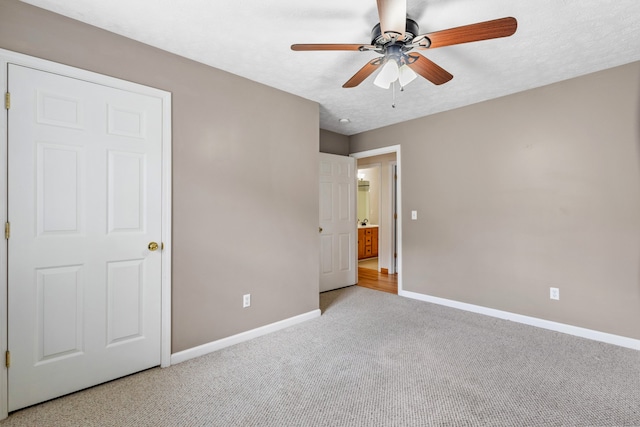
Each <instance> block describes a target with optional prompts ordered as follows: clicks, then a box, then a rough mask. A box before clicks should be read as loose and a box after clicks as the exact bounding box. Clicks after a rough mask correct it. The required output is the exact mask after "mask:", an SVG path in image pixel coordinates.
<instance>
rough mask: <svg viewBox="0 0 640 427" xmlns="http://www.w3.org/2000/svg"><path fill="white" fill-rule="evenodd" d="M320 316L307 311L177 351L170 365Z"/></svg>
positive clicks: (318, 311) (318, 313) (317, 313)
mask: <svg viewBox="0 0 640 427" xmlns="http://www.w3.org/2000/svg"><path fill="white" fill-rule="evenodd" d="M320 314H321V312H320V310H319V309H317V310H313V311H309V312H307V313H303V314H300V315H298V316H294V317H290V318H288V319H284V320H280V321H279V322H275V323H271V324H269V325H265V326H261V327H259V328H256V329H252V330H250V331H246V332H241V333H239V334H237V335H232V336H230V337H227V338H222V339H219V340H217V341H212V342H210V343H207V344H202V345H199V346H197V347H193V348H190V349H187V350H183V351H179V352H177V353H174V354H172V355H171V364H172V365H175V364H176V363H181V362H185V361H187V360H189V359H194V358H196V357H200V356H204V355H205V354H209V353H213V352H214V351H218V350H222V349H223V348H226V347H231V346H232V345H236V344H240V343H241V342H245V341H249V340H252V339H254V338H258V337H261V336H263V335H267V334H270V333H271V332H276V331H279V330H281V329H285V328H288V327H290V326H293V325H297V324H299V323H302V322H306V321H307V320H311V319H315V318H316V317H320Z"/></svg>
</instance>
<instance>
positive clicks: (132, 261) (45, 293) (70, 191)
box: [8, 65, 162, 411]
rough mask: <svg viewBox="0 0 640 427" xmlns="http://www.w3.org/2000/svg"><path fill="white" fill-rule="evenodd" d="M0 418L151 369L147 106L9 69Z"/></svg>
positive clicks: (153, 149) (156, 108)
mask: <svg viewBox="0 0 640 427" xmlns="http://www.w3.org/2000/svg"><path fill="white" fill-rule="evenodd" d="M8 77H9V78H8V80H9V83H8V84H9V92H10V93H11V108H10V110H9V120H8V132H9V138H8V141H9V142H8V183H9V188H8V220H9V222H10V224H11V236H10V238H9V241H8V245H9V246H8V257H9V260H8V303H9V304H8V348H9V351H10V352H11V366H10V368H9V410H10V411H13V410H16V409H19V408H22V407H25V406H28V405H32V404H34V403H37V402H41V401H44V400H47V399H51V398H53V397H57V396H60V395H63V394H67V393H70V392H73V391H76V390H79V389H82V388H86V387H89V386H92V385H95V384H99V383H101V382H104V381H108V380H111V379H114V378H118V377H121V376H124V375H128V374H130V373H133V372H137V371H140V370H143V369H146V368H149V367H152V366H156V365H159V364H160V356H161V349H160V335H161V313H160V307H161V299H160V298H161V255H160V250H157V251H151V250H150V249H149V244H150V242H160V237H161V167H162V163H161V162H162V159H161V152H162V141H161V133H162V113H161V108H162V106H161V101H160V99H159V98H154V97H151V96H146V95H140V94H136V93H131V92H127V91H123V90H120V89H114V88H110V87H107V86H103V85H99V84H94V83H89V82H85V81H81V80H77V79H73V78H69V77H63V76H60V75H56V74H52V73H47V72H43V71H38V70H34V69H31V68H26V67H22V66H17V65H9V69H8Z"/></svg>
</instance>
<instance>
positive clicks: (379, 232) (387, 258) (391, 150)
mask: <svg viewBox="0 0 640 427" xmlns="http://www.w3.org/2000/svg"><path fill="white" fill-rule="evenodd" d="M351 157H354V158H356V160H357V169H358V183H359V184H362V185H359V186H358V187H359V188H358V199H359V201H361V203H362V205H363V206H361V207H360V209H359V212H358V220H359V221H358V232H359V239H358V240H359V241H358V243H359V245H358V251H357V252H358V260H357V261H358V265H359V268H358V284H359V285H362V286H366V287H372V288H374V289H376V288H377V287H376V286H377V285H379V286H378V287H379V288H380V289H379V290H384V291H386V292H392V293H397V292H398V291H400V290H401V289H402V284H401V283H402V282H401V265H402V263H401V247H402V245H401V242H400V239H401V235H402V234H401V215H400V209H401V203H400V201H401V194H400V191H401V186H400V165H401V162H400V146H399V145H396V146H390V147H385V148H379V149H375V150H368V151H363V152H358V153H353V154H351ZM360 187H362V188H360ZM365 219H366V221H364V220H365ZM362 235H364V236H365V238H364V239H362V237H363V236H362ZM367 236H368V237H367ZM373 245H375V248H373V247H372V246H373ZM360 267H362V268H360ZM376 282H377V283H376ZM363 283H364V284H363Z"/></svg>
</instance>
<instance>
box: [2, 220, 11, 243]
mask: <svg viewBox="0 0 640 427" xmlns="http://www.w3.org/2000/svg"><path fill="white" fill-rule="evenodd" d="M9 237H11V224H10V223H9V221H7V222H5V223H4V238H5V239H7V240H9Z"/></svg>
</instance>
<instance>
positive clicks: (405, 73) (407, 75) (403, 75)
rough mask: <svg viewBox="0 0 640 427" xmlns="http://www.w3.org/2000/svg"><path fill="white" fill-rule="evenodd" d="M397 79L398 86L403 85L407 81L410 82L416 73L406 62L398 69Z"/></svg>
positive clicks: (406, 83)
mask: <svg viewBox="0 0 640 427" xmlns="http://www.w3.org/2000/svg"><path fill="white" fill-rule="evenodd" d="M398 74H399V77H398V80H399V81H400V86H402V87H405V86H406V85H408V84H409V83H411V82H412V81H413V80H414V79H415V78H416V77H418V75H417V74H416V73H415V71H413V70H412V69H411V68H409V66H408V65H407V64H404V65H403V66H402V67H400V69H399V70H398Z"/></svg>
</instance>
